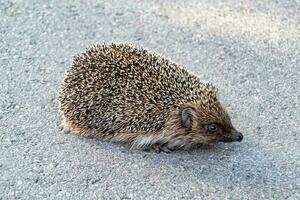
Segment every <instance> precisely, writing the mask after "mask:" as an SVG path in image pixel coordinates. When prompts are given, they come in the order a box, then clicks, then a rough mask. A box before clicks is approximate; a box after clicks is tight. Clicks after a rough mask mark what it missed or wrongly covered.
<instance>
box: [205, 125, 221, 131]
mask: <svg viewBox="0 0 300 200" xmlns="http://www.w3.org/2000/svg"><path fill="white" fill-rule="evenodd" d="M207 130H208V131H209V132H210V133H215V132H217V131H218V130H219V126H218V125H217V124H208V125H207Z"/></svg>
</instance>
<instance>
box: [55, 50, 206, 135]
mask: <svg viewBox="0 0 300 200" xmlns="http://www.w3.org/2000/svg"><path fill="white" fill-rule="evenodd" d="M203 87H204V84H203V83H201V82H200V81H199V80H198V78H196V77H195V76H194V75H191V74H189V73H188V72H187V71H186V70H185V69H184V68H182V67H181V66H178V65H177V64H175V63H173V62H172V61H170V60H167V59H164V58H162V57H161V56H158V55H155V54H152V53H149V52H148V51H146V50H143V49H138V48H135V47H132V46H129V45H123V44H121V45H115V44H112V45H110V46H104V45H102V46H96V47H94V48H92V49H90V50H88V51H87V52H86V53H84V54H83V55H81V56H78V57H76V58H75V59H74V63H73V66H72V67H71V69H70V70H69V71H68V73H67V77H66V79H65V81H64V84H63V90H62V92H61V95H60V101H61V110H62V111H63V113H64V115H65V117H67V118H68V119H69V120H70V121H72V122H73V123H74V124H76V125H77V126H78V127H82V128H93V129H98V130H99V131H102V132H103V133H105V132H107V133H109V132H110V131H156V130H158V129H160V128H161V127H162V126H163V125H164V123H165V121H166V120H167V118H168V115H169V113H170V111H171V110H173V109H175V108H176V107H178V106H180V105H181V104H182V103H184V102H187V101H193V100H196V99H198V98H201V96H202V98H203V96H204V95H203V91H201V89H202V90H203Z"/></svg>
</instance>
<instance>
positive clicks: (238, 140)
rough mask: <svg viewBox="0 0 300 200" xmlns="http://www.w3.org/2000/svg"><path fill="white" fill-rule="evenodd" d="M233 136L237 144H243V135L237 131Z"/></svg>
mask: <svg viewBox="0 0 300 200" xmlns="http://www.w3.org/2000/svg"><path fill="white" fill-rule="evenodd" d="M232 135H233V140H234V141H237V142H241V141H242V140H243V138H244V136H243V134H242V133H240V132H238V131H235V132H234V133H233V134H232Z"/></svg>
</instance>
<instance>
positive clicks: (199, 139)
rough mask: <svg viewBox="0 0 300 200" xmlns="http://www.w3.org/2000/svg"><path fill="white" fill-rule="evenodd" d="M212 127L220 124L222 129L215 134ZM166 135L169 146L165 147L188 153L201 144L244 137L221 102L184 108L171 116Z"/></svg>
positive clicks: (194, 103) (192, 104) (193, 104)
mask: <svg viewBox="0 0 300 200" xmlns="http://www.w3.org/2000/svg"><path fill="white" fill-rule="evenodd" d="M185 112H187V113H185ZM184 113H185V114H184ZM185 115H189V116H185ZM186 122H187V123H186ZM209 124H217V125H218V126H219V127H220V129H219V130H218V131H217V132H215V133H211V132H209V131H208V129H207V126H208V125H209ZM162 132H163V133H164V135H165V138H164V140H165V142H167V144H165V145H167V146H168V147H169V149H176V148H184V149H188V148H191V147H193V146H195V145H197V144H213V143H217V142H234V141H241V140H242V134H240V133H238V132H237V131H236V130H235V128H234V127H233V125H232V123H231V120H230V117H229V115H228V113H227V112H226V110H225V108H224V107H223V105H222V104H221V103H220V102H219V101H214V102H213V103H205V102H202V101H196V102H192V103H187V104H185V105H183V106H182V107H181V108H180V109H178V110H176V111H174V112H173V113H172V114H171V116H170V118H169V120H168V121H167V123H166V127H165V129H164V130H163V131H162Z"/></svg>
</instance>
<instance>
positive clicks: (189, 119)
mask: <svg viewBox="0 0 300 200" xmlns="http://www.w3.org/2000/svg"><path fill="white" fill-rule="evenodd" d="M192 112H193V110H192V108H185V109H183V110H182V112H181V121H182V124H183V126H184V127H186V128H188V129H191V128H192V126H193V115H192Z"/></svg>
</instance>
